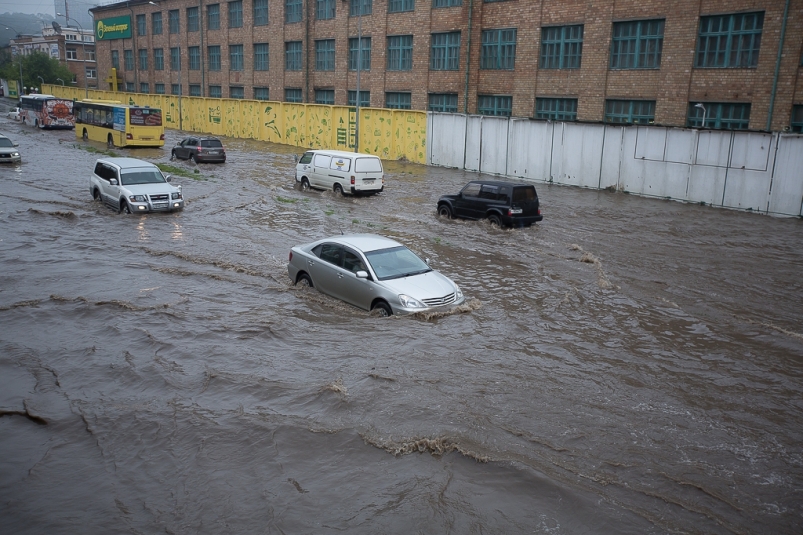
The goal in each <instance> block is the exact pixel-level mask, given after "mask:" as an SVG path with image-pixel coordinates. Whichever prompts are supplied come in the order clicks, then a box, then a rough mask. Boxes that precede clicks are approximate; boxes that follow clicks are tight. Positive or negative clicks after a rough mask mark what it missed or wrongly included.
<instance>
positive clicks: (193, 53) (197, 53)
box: [187, 46, 201, 71]
mask: <svg viewBox="0 0 803 535" xmlns="http://www.w3.org/2000/svg"><path fill="white" fill-rule="evenodd" d="M187 50H188V52H189V55H190V70H191V71H200V70H201V47H199V46H191V47H189V48H188V49H187Z"/></svg>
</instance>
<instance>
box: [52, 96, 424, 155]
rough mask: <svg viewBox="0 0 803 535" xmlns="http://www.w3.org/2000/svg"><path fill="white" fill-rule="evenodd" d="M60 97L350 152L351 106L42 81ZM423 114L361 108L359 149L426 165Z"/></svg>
mask: <svg viewBox="0 0 803 535" xmlns="http://www.w3.org/2000/svg"><path fill="white" fill-rule="evenodd" d="M42 92H43V93H48V94H51V95H56V96H57V97H60V98H69V99H76V100H81V99H84V98H86V97H87V94H88V98H91V99H102V100H119V101H120V102H122V103H124V104H132V105H136V106H151V107H153V108H160V109H161V110H162V120H163V122H164V125H165V128H174V129H181V130H186V131H191V132H199V133H207V134H213V135H218V136H227V137H235V138H246V139H258V140H261V141H270V142H271V143H281V144H284V145H292V146H296V147H307V148H313V149H339V150H354V132H355V122H356V113H355V108H353V107H348V106H329V105H324V104H294V103H290V102H272V101H262V100H240V99H225V98H203V97H183V96H182V97H178V96H176V95H151V94H142V93H120V92H117V93H115V92H112V91H95V90H89V91H86V90H85V89H80V88H73V87H66V86H60V85H47V84H45V85H43V86H42ZM426 130H427V114H426V112H423V111H414V110H388V109H379V108H360V145H359V149H360V152H366V153H368V154H375V155H377V156H379V157H380V158H383V159H387V160H402V159H404V160H408V161H411V162H416V163H426V138H427V132H426Z"/></svg>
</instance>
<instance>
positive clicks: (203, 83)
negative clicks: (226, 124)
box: [188, 0, 231, 97]
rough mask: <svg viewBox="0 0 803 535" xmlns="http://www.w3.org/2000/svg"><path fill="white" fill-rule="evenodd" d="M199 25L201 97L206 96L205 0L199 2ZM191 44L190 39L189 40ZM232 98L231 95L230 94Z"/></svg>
mask: <svg viewBox="0 0 803 535" xmlns="http://www.w3.org/2000/svg"><path fill="white" fill-rule="evenodd" d="M198 24H200V28H198V29H199V30H201V96H202V97H203V96H205V95H206V90H205V89H204V87H206V64H205V63H204V0H198ZM188 42H189V38H188ZM229 97H231V94H229Z"/></svg>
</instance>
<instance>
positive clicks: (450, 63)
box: [429, 32, 460, 71]
mask: <svg viewBox="0 0 803 535" xmlns="http://www.w3.org/2000/svg"><path fill="white" fill-rule="evenodd" d="M429 68H430V69H432V70H433V71H456V70H458V69H459V68H460V32H449V33H433V34H432V49H431V51H430V57H429Z"/></svg>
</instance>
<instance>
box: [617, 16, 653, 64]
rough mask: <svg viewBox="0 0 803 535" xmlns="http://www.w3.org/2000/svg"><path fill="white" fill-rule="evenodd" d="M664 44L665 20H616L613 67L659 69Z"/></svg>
mask: <svg viewBox="0 0 803 535" xmlns="http://www.w3.org/2000/svg"><path fill="white" fill-rule="evenodd" d="M663 45H664V20H663V19H661V20H636V21H631V22H616V23H614V25H613V39H612V41H611V69H658V68H659V67H660V66H661V50H662V49H663Z"/></svg>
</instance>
